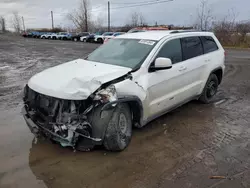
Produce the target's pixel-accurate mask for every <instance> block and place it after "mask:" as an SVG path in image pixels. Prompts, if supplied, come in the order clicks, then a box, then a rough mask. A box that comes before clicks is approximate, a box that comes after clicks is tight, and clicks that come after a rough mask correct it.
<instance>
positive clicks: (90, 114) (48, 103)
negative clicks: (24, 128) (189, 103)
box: [22, 85, 117, 151]
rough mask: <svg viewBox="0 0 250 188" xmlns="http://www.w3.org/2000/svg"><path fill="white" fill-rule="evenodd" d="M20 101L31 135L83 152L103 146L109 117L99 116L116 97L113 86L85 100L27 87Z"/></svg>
mask: <svg viewBox="0 0 250 188" xmlns="http://www.w3.org/2000/svg"><path fill="white" fill-rule="evenodd" d="M23 100H24V107H23V110H22V113H23V115H24V119H25V121H26V123H27V125H28V127H29V128H30V130H31V132H32V133H33V134H35V135H36V136H39V135H42V136H45V137H47V138H50V139H51V140H53V141H56V142H58V143H60V144H61V145H62V146H64V147H66V146H70V147H73V148H76V149H79V150H84V151H86V150H89V149H92V148H93V147H94V146H95V145H101V144H102V140H103V135H104V132H105V124H107V122H108V118H109V117H110V114H109V115H108V116H107V115H106V116H105V117H104V116H103V115H102V110H101V109H102V105H103V104H105V103H108V102H112V101H115V100H117V96H116V91H115V88H114V87H113V86H112V85H111V86H109V87H107V88H106V89H100V90H99V91H97V92H96V93H95V94H93V95H91V96H90V97H88V99H86V100H65V99H58V98H54V97H50V96H47V95H43V94H40V93H37V92H36V91H34V90H32V89H31V88H29V87H28V86H26V87H25V88H24V98H23ZM96 116H99V117H96ZM96 118H100V119H102V120H101V121H100V120H96ZM100 122H101V123H100Z"/></svg>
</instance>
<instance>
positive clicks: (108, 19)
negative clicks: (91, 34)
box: [108, 1, 110, 31]
mask: <svg viewBox="0 0 250 188" xmlns="http://www.w3.org/2000/svg"><path fill="white" fill-rule="evenodd" d="M108 31H110V2H109V1H108Z"/></svg>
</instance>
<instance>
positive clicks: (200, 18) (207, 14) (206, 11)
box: [195, 0, 213, 31]
mask: <svg viewBox="0 0 250 188" xmlns="http://www.w3.org/2000/svg"><path fill="white" fill-rule="evenodd" d="M212 21H213V16H212V9H211V7H210V6H209V5H208V1H207V0H201V2H200V5H199V8H198V14H197V21H196V23H195V28H196V29H198V30H201V31H207V30H209V29H210V28H211V25H212Z"/></svg>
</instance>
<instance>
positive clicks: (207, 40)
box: [201, 36, 219, 54]
mask: <svg viewBox="0 0 250 188" xmlns="http://www.w3.org/2000/svg"><path fill="white" fill-rule="evenodd" d="M201 41H202V44H203V48H204V53H205V54H206V53H210V52H214V51H216V50H218V49H219V48H218V46H217V44H216V42H215V41H214V39H213V37H210V36H203V37H201Z"/></svg>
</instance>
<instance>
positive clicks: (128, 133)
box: [104, 104, 132, 151]
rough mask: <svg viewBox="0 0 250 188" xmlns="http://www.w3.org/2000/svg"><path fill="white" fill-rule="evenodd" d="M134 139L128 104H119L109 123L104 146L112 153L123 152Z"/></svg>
mask: <svg viewBox="0 0 250 188" xmlns="http://www.w3.org/2000/svg"><path fill="white" fill-rule="evenodd" d="M131 137H132V116H131V111H130V108H129V106H128V105H127V104H118V105H117V106H116V107H115V110H114V112H113V115H112V117H111V119H110V121H109V124H108V127H107V130H106V133H105V138H104V146H105V148H106V149H107V150H110V151H122V150H124V149H125V148H126V147H127V146H128V145H129V143H130V141H131Z"/></svg>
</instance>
